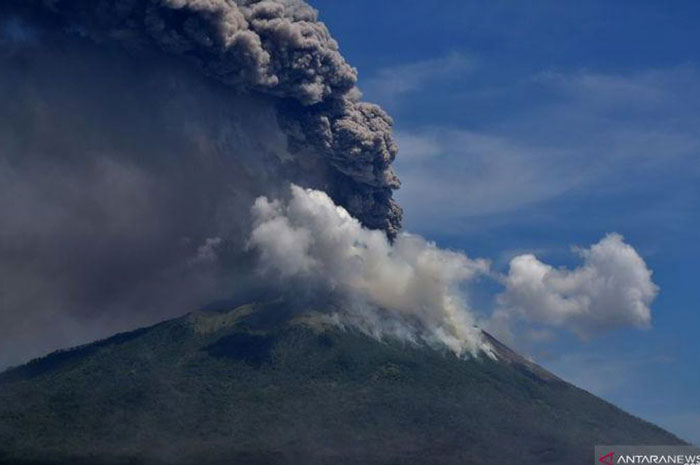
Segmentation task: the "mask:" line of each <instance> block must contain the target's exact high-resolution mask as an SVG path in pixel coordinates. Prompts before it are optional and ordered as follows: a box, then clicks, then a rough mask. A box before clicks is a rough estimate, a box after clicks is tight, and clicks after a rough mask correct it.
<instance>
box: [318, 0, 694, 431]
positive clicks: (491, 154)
mask: <svg viewBox="0 0 700 465" xmlns="http://www.w3.org/2000/svg"><path fill="white" fill-rule="evenodd" d="M311 3H312V5H314V6H315V7H316V8H317V9H319V11H320V16H321V19H322V20H323V21H324V22H326V24H327V25H328V26H329V28H330V30H331V32H332V33H333V35H334V36H335V37H336V39H338V41H339V43H340V45H341V49H342V52H343V54H344V55H345V56H346V57H347V59H348V60H349V61H350V62H351V63H352V64H353V65H354V66H356V67H357V68H358V69H359V72H360V86H361V88H362V90H363V92H364V94H365V98H366V99H367V100H370V101H374V102H376V103H379V104H381V105H382V106H384V107H385V108H386V109H387V110H389V112H390V113H391V114H392V116H393V117H394V119H395V122H396V136H397V139H398V142H399V145H400V147H401V152H400V154H399V158H398V159H397V162H396V168H397V172H398V173H399V175H400V177H401V178H402V181H403V188H402V190H401V191H400V192H399V194H398V199H399V201H400V202H401V204H402V206H403V207H404V209H405V222H404V225H405V228H406V229H407V230H410V231H412V232H416V233H420V234H423V235H425V236H426V237H428V238H430V239H432V240H435V241H437V242H438V243H439V244H440V245H441V246H444V247H449V248H455V249H462V250H465V251H466V252H467V253H468V254H469V255H470V256H472V257H488V258H490V259H491V260H493V264H494V267H495V268H496V269H497V270H499V271H506V270H507V266H508V262H509V260H510V258H512V257H513V256H516V255H518V254H521V253H526V252H528V253H529V252H531V253H535V254H536V255H537V257H538V258H539V259H541V260H542V261H545V262H547V263H550V264H553V265H557V266H567V267H575V266H577V265H579V264H580V258H579V257H578V256H577V255H576V254H575V253H573V252H572V246H581V247H588V246H590V245H591V244H593V243H596V242H597V241H599V240H600V239H601V238H602V237H603V236H605V234H606V233H610V232H617V233H619V234H622V235H623V236H624V237H625V240H626V242H627V243H629V244H631V245H632V246H633V247H634V248H635V249H636V250H637V252H638V253H639V254H640V255H641V256H642V257H643V258H644V260H645V261H646V263H647V265H648V266H649V268H651V269H652V270H653V272H654V274H653V280H654V282H655V283H656V284H657V285H658V286H659V287H660V293H659V296H658V298H657V299H656V300H655V301H654V303H653V307H652V315H653V321H652V327H651V328H650V329H649V330H643V331H640V330H634V329H629V330H627V329H625V330H617V331H613V332H608V333H605V334H601V335H600V336H599V337H594V338H592V339H590V340H588V341H581V340H579V339H578V338H576V337H574V336H573V335H571V334H568V333H566V332H563V331H562V332H558V333H557V334H556V336H555V337H554V338H553V339H549V338H548V340H547V341H543V342H540V343H536V344H535V343H532V344H530V345H528V346H526V347H525V348H526V350H528V351H530V352H531V353H532V355H533V356H534V357H535V358H536V360H537V361H538V362H539V363H541V364H543V365H544V366H545V367H547V368H549V369H551V370H552V371H554V372H555V373H557V374H559V375H561V376H562V377H564V378H566V379H568V380H570V381H572V382H574V383H576V384H577V385H579V386H581V387H583V388H585V389H588V390H590V391H591V392H593V393H595V394H597V395H600V396H602V397H603V398H605V399H608V400H610V401H612V402H614V403H615V404H617V405H620V406H622V407H623V408H625V409H626V410H628V411H630V412H632V413H634V414H637V415H639V416H642V417H644V418H646V419H649V420H652V421H654V422H656V423H658V424H660V425H662V426H664V427H666V428H668V429H670V430H672V431H674V432H676V433H677V434H679V435H680V436H681V437H683V438H685V439H688V440H691V441H693V442H695V443H700V394H698V387H697V386H699V385H700V369H699V368H700V338H699V337H698V335H697V333H698V330H699V329H700V312H698V308H697V307H698V302H700V286H698V284H697V283H698V275H699V271H700V270H699V267H700V265H699V264H700V244H699V243H698V240H697V239H698V233H697V230H698V228H700V208H698V207H700V205H699V203H700V182H699V181H700V54H699V53H698V45H697V44H698V43H700V29H698V28H697V22H698V19H699V18H700V4H698V3H696V2H683V1H677V2H656V1H653V2H652V1H638V2H626V1H620V2H614V3H613V2H609V1H590V2H568V1H549V2H548V1H538V2H500V1H495V2H485V1H483V2H474V1H464V0H459V1H457V0H454V1H453V0H441V1H439V2H424V1H409V0H393V1H391V2H388V1H386V2H376V1H369V0H355V1H352V2H338V1H337V0H312V1H311ZM494 292H497V290H494ZM476 299H477V302H480V300H479V296H476ZM487 300H488V299H484V304H483V305H485V306H486V305H488V304H487V303H486V302H487Z"/></svg>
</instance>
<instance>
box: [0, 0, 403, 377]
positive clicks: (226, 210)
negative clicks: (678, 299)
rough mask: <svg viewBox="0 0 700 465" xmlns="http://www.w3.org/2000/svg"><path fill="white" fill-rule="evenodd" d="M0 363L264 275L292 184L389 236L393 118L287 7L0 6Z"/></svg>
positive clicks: (394, 225) (117, 2)
mask: <svg viewBox="0 0 700 465" xmlns="http://www.w3.org/2000/svg"><path fill="white" fill-rule="evenodd" d="M0 70H2V72H0V102H2V105H0V225H1V227H0V367H2V366H6V365H8V364H11V363H18V362H20V361H23V360H26V358H27V357H29V356H36V355H40V354H42V353H44V352H45V351H47V350H50V349H55V348H59V347H65V346H69V345H75V344H77V343H81V342H87V341H89V340H93V339H95V338H98V337H104V336H108V335H110V334H112V333H113V332H115V331H120V330H125V329H130V328H133V327H135V326H138V325H144V324H150V323H153V322H155V321H158V320H161V319H163V318H167V317H172V316H177V315H181V314H182V313H184V312H186V311H190V310H192V309H194V308H196V307H197V306H200V305H204V304H206V303H208V302H210V301H212V300H216V299H226V298H229V297H232V296H233V297H235V296H236V295H240V293H241V292H242V291H245V290H249V289H250V288H251V287H255V286H260V285H262V284H264V283H259V282H257V279H256V278H254V277H251V271H252V270H253V268H254V261H253V257H252V256H251V253H250V252H247V251H246V250H245V241H246V240H247V237H248V235H249V233H250V224H251V217H250V205H251V204H252V203H253V201H254V199H255V198H257V197H258V196H261V195H265V196H268V197H270V198H280V197H284V196H285V195H289V194H288V186H289V183H290V182H294V183H296V184H298V185H301V186H304V187H309V188H314V189H321V190H323V191H325V192H327V193H328V194H329V195H330V196H331V197H332V198H333V200H334V201H335V202H336V203H338V204H339V205H342V206H344V207H345V208H347V210H348V211H350V212H352V214H353V215H355V216H356V217H357V218H359V219H360V220H361V221H362V223H363V224H364V225H365V226H367V227H370V228H373V229H381V230H383V231H385V232H386V233H387V234H388V235H389V236H391V237H393V236H395V235H396V233H397V231H398V229H399V227H400V217H401V210H400V208H399V207H398V206H397V205H396V204H395V203H394V201H393V199H392V191H393V190H394V189H396V188H397V187H398V184H399V183H398V180H397V178H396V177H395V175H394V174H393V172H392V170H391V162H392V161H393V159H394V157H395V155H396V151H397V148H396V145H395V144H394V142H393V140H392V137H391V126H392V122H391V119H390V118H389V117H388V116H387V115H386V114H385V113H384V112H383V111H382V110H381V109H380V108H379V107H377V106H374V105H370V104H367V103H362V102H360V101H359V100H358V96H359V92H358V91H357V90H356V88H355V82H356V71H355V70H354V69H353V68H352V67H350V66H349V65H348V64H347V63H346V61H345V60H344V59H343V57H342V56H341V55H340V53H339V51H338V46H337V44H336V42H335V41H334V40H333V39H332V38H331V37H330V35H329V33H328V30H327V29H326V27H325V26H324V25H323V24H322V23H320V22H318V20H317V18H316V13H315V11H314V10H312V9H311V8H310V7H308V6H307V5H305V4H303V3H302V2H297V1H274V2H273V1H259V2H252V1H240V2H233V1H223V0H162V1H161V0H158V1H156V0H21V1H20V0H8V1H4V2H0Z"/></svg>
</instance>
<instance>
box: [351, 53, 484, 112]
mask: <svg viewBox="0 0 700 465" xmlns="http://www.w3.org/2000/svg"><path fill="white" fill-rule="evenodd" d="M473 69H474V62H473V60H472V59H470V58H467V57H466V56H465V55H462V54H460V53H451V54H449V55H447V56H444V57H440V58H433V59H430V60H423V61H418V62H415V63H406V64H401V65H396V66H390V67H387V68H382V69H380V70H379V72H377V74H376V75H375V76H374V77H373V78H370V79H369V80H368V81H367V82H366V84H365V85H364V86H363V88H364V90H365V94H366V95H368V96H369V97H370V98H371V99H375V100H378V101H382V102H385V103H387V104H392V103H396V100H397V99H398V98H399V97H400V96H402V95H405V94H409V93H412V92H416V91H418V90H421V89H424V88H425V87H427V86H429V85H431V84H433V83H435V82H436V81H442V80H450V79H458V78H460V77H462V76H464V75H465V74H469V73H471V72H472V70H473Z"/></svg>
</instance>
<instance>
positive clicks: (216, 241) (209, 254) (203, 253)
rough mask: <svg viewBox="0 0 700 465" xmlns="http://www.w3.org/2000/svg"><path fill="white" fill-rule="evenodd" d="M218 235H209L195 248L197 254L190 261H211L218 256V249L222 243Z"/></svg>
mask: <svg viewBox="0 0 700 465" xmlns="http://www.w3.org/2000/svg"><path fill="white" fill-rule="evenodd" d="M223 242H224V241H223V239H221V238H220V237H209V238H207V239H206V240H205V241H204V243H203V244H202V245H200V246H199V247H198V248H197V254H196V255H195V256H194V258H193V259H192V260H191V263H193V264H194V263H211V262H215V261H216V260H217V258H218V254H217V253H218V249H219V248H220V247H221V244H222V243H223Z"/></svg>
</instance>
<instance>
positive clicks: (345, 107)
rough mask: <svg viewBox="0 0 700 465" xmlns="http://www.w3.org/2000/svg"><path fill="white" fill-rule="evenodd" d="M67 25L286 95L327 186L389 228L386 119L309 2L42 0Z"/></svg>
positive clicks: (392, 151) (290, 124) (288, 122)
mask: <svg viewBox="0 0 700 465" xmlns="http://www.w3.org/2000/svg"><path fill="white" fill-rule="evenodd" d="M42 4H43V5H44V8H46V9H48V10H49V11H50V12H52V13H53V14H54V15H55V16H56V17H57V18H59V20H60V21H61V22H62V23H63V24H64V25H65V27H66V29H67V30H72V31H76V32H78V33H80V34H84V35H86V36H88V37H91V38H92V39H94V40H95V41H99V42H116V43H119V44H122V45H123V46H125V47H134V48H139V47H148V46H151V45H153V46H156V47H157V48H159V49H161V50H162V51H164V52H166V53H168V54H171V55H175V56H181V57H185V58H186V59H188V60H190V61H192V62H193V63H195V64H196V65H197V66H198V67H199V68H200V69H201V70H202V71H203V72H204V73H206V74H207V75H209V76H211V77H213V78H215V79H217V80H219V81H221V82H223V83H225V84H226V85H229V86H232V87H234V88H236V89H240V90H244V91H255V92H259V93H263V94H267V95H272V96H275V97H277V98H280V99H282V100H285V101H286V102H284V103H283V104H281V107H283V108H284V109H285V110H286V111H285V112H283V114H282V119H283V120H284V121H285V125H284V126H285V129H286V130H287V132H288V134H289V135H290V136H291V137H293V138H294V139H295V143H296V144H298V145H301V146H303V147H309V146H310V147H313V149H314V150H316V151H318V152H319V153H321V154H323V156H324V157H325V158H326V160H327V161H328V163H329V164H330V165H331V166H332V167H333V168H334V170H335V175H336V176H335V177H336V179H334V182H333V183H331V185H330V186H329V187H328V190H329V191H330V194H331V195H332V196H333V198H334V199H335V200H336V201H337V202H339V203H340V204H341V205H343V206H345V207H346V208H348V210H349V211H350V212H351V213H352V214H353V215H354V216H356V217H357V218H359V219H360V220H361V221H362V222H363V223H364V224H365V225H366V226H368V227H371V228H377V229H384V230H385V231H386V232H387V233H388V234H389V235H390V236H395V235H396V233H397V232H398V230H399V229H400V222H401V209H400V207H399V206H398V205H397V204H396V203H395V202H394V200H393V199H392V191H393V190H394V189H397V188H398V187H399V184H400V183H399V180H398V178H397V177H396V175H395V174H394V173H393V171H392V169H391V163H392V162H393V160H394V158H395V157H396V154H397V151H398V148H397V146H396V144H395V143H394V141H393V138H392V134H391V130H392V120H391V118H390V117H389V116H388V115H387V114H386V113H385V112H384V111H383V110H382V109H381V108H380V107H378V106H377V105H372V104H368V103H365V102H361V101H359V92H358V91H357V89H356V87H355V84H356V81H357V72H356V70H355V69H354V68H352V67H351V66H350V65H349V64H348V63H347V62H346V61H345V59H344V58H343V56H342V55H341V54H340V51H339V49H338V44H337V42H336V41H335V40H334V39H333V38H332V37H331V35H330V33H329V32H328V29H327V28H326V26H325V25H324V24H323V23H322V22H319V21H318V18H317V14H316V12H315V10H313V9H312V8H311V7H309V6H308V5H306V4H304V3H303V2H301V1H295V0H277V1H269V0H264V1H252V0H237V1H231V0H123V1H116V0H99V1H79V0H45V1H44V2H43V3H42Z"/></svg>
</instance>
